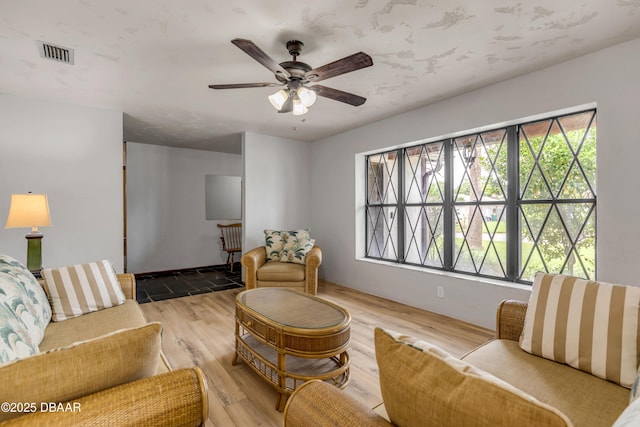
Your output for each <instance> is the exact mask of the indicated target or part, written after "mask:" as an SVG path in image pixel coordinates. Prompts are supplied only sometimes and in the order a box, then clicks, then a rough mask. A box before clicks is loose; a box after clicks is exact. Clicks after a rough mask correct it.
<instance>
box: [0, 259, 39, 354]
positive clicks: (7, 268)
mask: <svg viewBox="0 0 640 427" xmlns="http://www.w3.org/2000/svg"><path fill="white" fill-rule="evenodd" d="M0 302H4V303H6V304H7V306H9V307H10V308H11V309H12V310H13V312H14V313H15V314H16V316H17V317H18V318H19V319H20V320H21V321H22V323H23V324H24V326H25V327H26V328H27V331H28V332H29V334H30V335H31V340H32V341H33V343H34V344H35V345H38V344H40V341H42V337H43V336H44V330H45V328H46V327H47V325H48V324H49V322H50V321H51V306H50V305H49V300H48V299H47V295H46V294H45V292H44V290H43V289H42V286H40V283H38V281H37V280H36V278H35V277H34V276H33V274H31V272H30V271H29V270H28V269H27V268H26V267H25V266H24V265H23V264H21V263H20V261H17V260H15V259H13V258H11V257H10V256H8V255H0Z"/></svg>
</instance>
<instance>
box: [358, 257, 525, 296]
mask: <svg viewBox="0 0 640 427" xmlns="http://www.w3.org/2000/svg"><path fill="white" fill-rule="evenodd" d="M356 261H360V262H368V263H371V264H378V265H384V266H386V267H392V268H399V269H402V270H411V271H417V272H420V273H425V274H433V275H436V276H445V277H451V278H455V279H460V280H466V281H468V282H476V283H482V284H486V285H492V286H502V287H506V288H511V289H518V290H524V291H531V285H525V284H523V283H515V282H507V281H505V280H498V279H489V278H487V277H478V276H469V275H466V274H460V273H453V272H450V271H442V270H433V269H428V268H422V267H417V266H414V265H407V264H398V263H395V262H389V261H382V260H378V259H372V258H363V257H356Z"/></svg>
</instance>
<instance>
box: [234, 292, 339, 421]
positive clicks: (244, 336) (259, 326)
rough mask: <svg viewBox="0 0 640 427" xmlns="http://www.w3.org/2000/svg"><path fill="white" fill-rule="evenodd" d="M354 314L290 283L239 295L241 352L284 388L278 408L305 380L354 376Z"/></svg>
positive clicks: (239, 355)
mask: <svg viewBox="0 0 640 427" xmlns="http://www.w3.org/2000/svg"><path fill="white" fill-rule="evenodd" d="M350 323H351V315H350V314H349V313H348V312H347V310H345V309H344V308H342V307H339V306H338V305H336V304H332V303H330V302H328V301H325V300H323V299H321V298H318V297H315V296H311V295H308V294H305V293H302V292H299V291H295V290H292V289H287V288H257V289H250V290H246V291H243V292H240V293H239V294H238V296H237V297H236V353H235V356H234V358H233V362H232V363H233V364H234V365H235V364H236V363H237V362H238V358H240V359H242V360H244V361H245V362H246V363H247V364H248V365H249V366H250V367H251V368H252V369H253V370H254V371H256V372H257V373H258V375H260V376H261V377H262V378H264V379H265V380H266V381H267V382H268V383H269V384H271V385H273V386H274V387H275V388H276V390H277V391H278V400H277V402H276V409H277V410H279V411H282V410H283V409H284V405H285V402H286V401H287V397H288V396H289V395H290V394H291V393H292V392H293V391H294V390H295V389H296V387H298V386H299V385H301V384H302V383H304V382H305V381H308V380H311V379H319V380H323V381H327V382H329V383H331V384H334V385H335V386H337V387H340V388H342V387H344V386H345V385H347V382H348V381H349V354H348V353H347V347H349V342H350V331H349V325H350Z"/></svg>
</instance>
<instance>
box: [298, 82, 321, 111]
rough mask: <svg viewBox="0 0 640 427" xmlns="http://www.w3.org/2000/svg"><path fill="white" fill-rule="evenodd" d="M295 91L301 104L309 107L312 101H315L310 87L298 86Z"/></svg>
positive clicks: (314, 95) (314, 94)
mask: <svg viewBox="0 0 640 427" xmlns="http://www.w3.org/2000/svg"><path fill="white" fill-rule="evenodd" d="M297 92H298V98H300V102H302V105H304V106H305V107H311V106H312V105H313V103H314V102H316V98H317V96H316V93H315V92H314V91H312V90H311V89H307V88H306V87H304V86H300V87H299V88H298V91H297Z"/></svg>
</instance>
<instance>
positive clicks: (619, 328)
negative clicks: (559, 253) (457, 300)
mask: <svg viewBox="0 0 640 427" xmlns="http://www.w3.org/2000/svg"><path fill="white" fill-rule="evenodd" d="M639 312H640V288H638V287H635V286H621V285H613V284H610V283H603V282H593V281H589V280H585V279H580V278H577V277H572V276H563V275H555V274H545V273H537V274H536V276H535V279H534V282H533V289H532V292H531V298H530V300H529V306H528V308H527V314H526V316H525V324H524V329H523V330H522V335H521V336H520V347H521V348H522V349H523V350H525V351H527V352H529V353H531V354H534V355H537V356H541V357H544V358H545V359H550V360H554V361H556V362H559V363H564V364H567V365H569V366H572V367H574V368H576V369H580V370H582V371H585V372H588V373H590V374H593V375H595V376H597V377H600V378H603V379H605V380H609V381H612V382H615V383H617V384H620V385H621V386H624V387H627V388H631V385H632V384H633V381H634V379H635V376H636V371H637V368H638V363H639V362H640V359H639V358H638V356H639V353H640V352H639V350H638V347H639V346H640V341H639V340H638V338H639V337H638V326H639V318H638V316H639Z"/></svg>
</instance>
